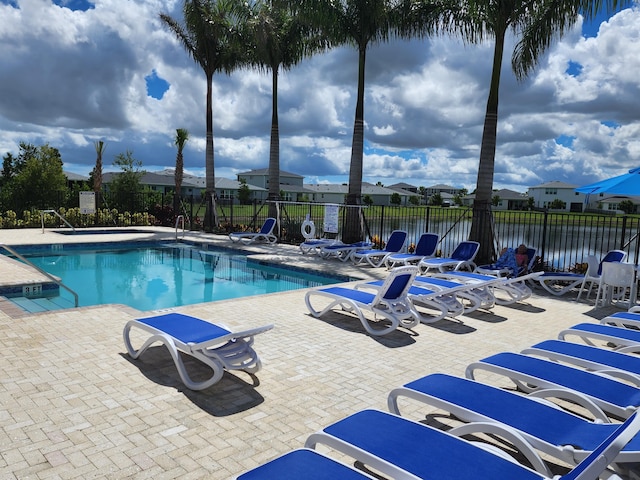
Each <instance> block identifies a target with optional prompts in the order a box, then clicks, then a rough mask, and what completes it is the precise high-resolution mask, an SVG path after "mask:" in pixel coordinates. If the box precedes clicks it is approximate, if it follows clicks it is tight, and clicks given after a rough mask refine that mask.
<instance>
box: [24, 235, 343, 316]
mask: <svg viewBox="0 0 640 480" xmlns="http://www.w3.org/2000/svg"><path fill="white" fill-rule="evenodd" d="M17 251H18V252H19V253H20V254H22V255H23V256H24V257H25V258H27V259H28V260H29V261H30V262H32V263H34V264H35V265H37V266H38V267H40V268H42V269H43V270H45V271H47V272H48V273H50V274H52V275H54V276H57V277H59V278H61V279H62V282H63V283H64V284H65V285H67V286H68V287H69V288H71V289H72V290H74V291H76V292H77V293H78V296H79V306H90V305H102V304H109V303H119V304H125V305H129V306H131V307H133V308H136V309H138V310H156V309H161V308H169V307H177V306H181V305H190V304H193V303H201V302H212V301H216V300H225V299H230V298H238V297H246V296H252V295H261V294H266V293H275V292H282V291H288V290H294V289H300V288H309V287H314V286H319V285H326V284H330V283H337V282H342V281H346V280H348V278H340V277H325V276H319V275H315V274H311V273H307V272H303V271H296V270H291V269H286V268H278V267H275V266H270V265H264V264H260V263H258V262H255V261H252V260H251V259H248V258H247V256H246V255H243V254H240V253H238V252H236V251H233V250H225V249H216V250H207V249H203V248H201V247H197V246H191V245H187V244H182V243H176V244H144V245H139V244H135V245H133V244H129V245H126V244H125V245H121V244H99V248H96V246H95V245H94V246H90V245H86V244H85V245H83V246H81V247H78V246H75V247H73V246H68V245H65V246H64V248H63V247H62V246H60V248H58V249H54V250H52V249H51V247H50V246H49V247H48V248H47V250H46V251H41V250H38V249H37V248H35V247H31V248H18V249H17ZM60 295H61V296H63V297H65V296H68V297H69V298H71V295H70V294H68V293H67V292H66V291H64V290H63V289H60Z"/></svg>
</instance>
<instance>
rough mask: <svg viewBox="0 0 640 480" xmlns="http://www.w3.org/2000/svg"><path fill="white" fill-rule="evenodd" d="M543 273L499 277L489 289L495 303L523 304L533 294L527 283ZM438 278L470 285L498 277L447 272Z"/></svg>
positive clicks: (473, 273) (475, 273)
mask: <svg viewBox="0 0 640 480" xmlns="http://www.w3.org/2000/svg"><path fill="white" fill-rule="evenodd" d="M542 274H543V272H532V273H528V274H526V275H522V276H520V277H498V281H496V282H494V283H491V285H490V286H489V287H488V288H489V289H490V290H491V291H492V293H493V297H494V302H495V303H497V304H498V305H511V304H513V303H516V302H521V301H523V300H526V299H527V298H529V297H531V295H532V294H533V292H532V291H531V289H530V288H529V287H528V285H527V282H528V281H530V280H535V279H536V278H538V277H539V276H541V275H542ZM435 276H436V277H442V278H449V279H451V280H455V281H457V282H462V283H469V284H474V283H475V284H482V283H483V282H487V281H490V280H491V279H495V278H496V277H495V276H493V275H486V274H482V273H478V272H477V271H476V272H460V271H458V272H455V271H451V272H446V273H438V274H436V275H435Z"/></svg>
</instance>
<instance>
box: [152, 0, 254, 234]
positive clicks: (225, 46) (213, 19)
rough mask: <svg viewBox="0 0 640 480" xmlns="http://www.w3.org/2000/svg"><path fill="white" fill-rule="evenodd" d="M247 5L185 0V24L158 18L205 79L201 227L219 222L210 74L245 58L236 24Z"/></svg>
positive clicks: (232, 0) (243, 16) (228, 0)
mask: <svg viewBox="0 0 640 480" xmlns="http://www.w3.org/2000/svg"><path fill="white" fill-rule="evenodd" d="M247 14H248V9H247V8H246V5H245V4H244V3H243V2H242V1H241V0H185V2H184V6H183V15H184V25H182V24H181V23H179V22H178V21H176V20H174V19H173V18H171V17H170V16H169V15H166V14H164V13H162V14H160V19H161V20H162V21H163V22H164V23H165V24H166V25H167V26H168V27H169V28H170V29H171V30H172V31H173V33H174V34H175V35H176V37H177V38H178V40H179V41H180V43H182V46H183V47H184V49H185V50H186V51H187V53H188V54H189V55H190V56H191V57H192V58H193V60H194V61H195V62H196V63H197V64H198V65H200V67H201V68H202V70H203V71H204V74H205V77H206V80H207V106H206V122H207V133H206V151H205V180H206V187H205V195H206V206H207V208H206V213H205V219H204V227H205V230H206V231H212V230H213V228H214V227H216V226H217V225H218V216H217V213H216V202H215V169H214V157H213V98H212V96H213V95H212V89H213V75H214V73H216V72H225V73H227V74H229V73H231V72H232V71H233V70H235V69H236V68H238V67H239V66H240V65H241V64H242V62H243V61H244V52H243V49H242V44H241V41H240V39H241V35H240V34H239V26H240V25H242V24H243V23H245V22H246V17H247Z"/></svg>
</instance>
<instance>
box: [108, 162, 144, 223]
mask: <svg viewBox="0 0 640 480" xmlns="http://www.w3.org/2000/svg"><path fill="white" fill-rule="evenodd" d="M113 165H115V166H116V167H120V172H118V173H117V174H115V175H114V176H113V179H112V180H111V183H110V185H109V191H110V192H111V206H112V207H113V208H116V209H118V210H119V211H120V212H121V213H122V212H125V211H129V212H135V211H138V206H139V202H138V201H137V197H138V195H139V194H140V192H142V185H141V184H140V180H141V179H142V176H143V175H144V174H145V173H146V172H145V171H144V170H142V162H140V161H139V160H136V159H135V158H133V152H131V151H130V150H127V151H126V153H119V154H118V155H116V157H115V159H114V161H113Z"/></svg>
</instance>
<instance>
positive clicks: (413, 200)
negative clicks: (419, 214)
mask: <svg viewBox="0 0 640 480" xmlns="http://www.w3.org/2000/svg"><path fill="white" fill-rule="evenodd" d="M409 203H410V204H411V205H413V206H417V205H420V197H418V196H417V195H411V196H410V197H409Z"/></svg>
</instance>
